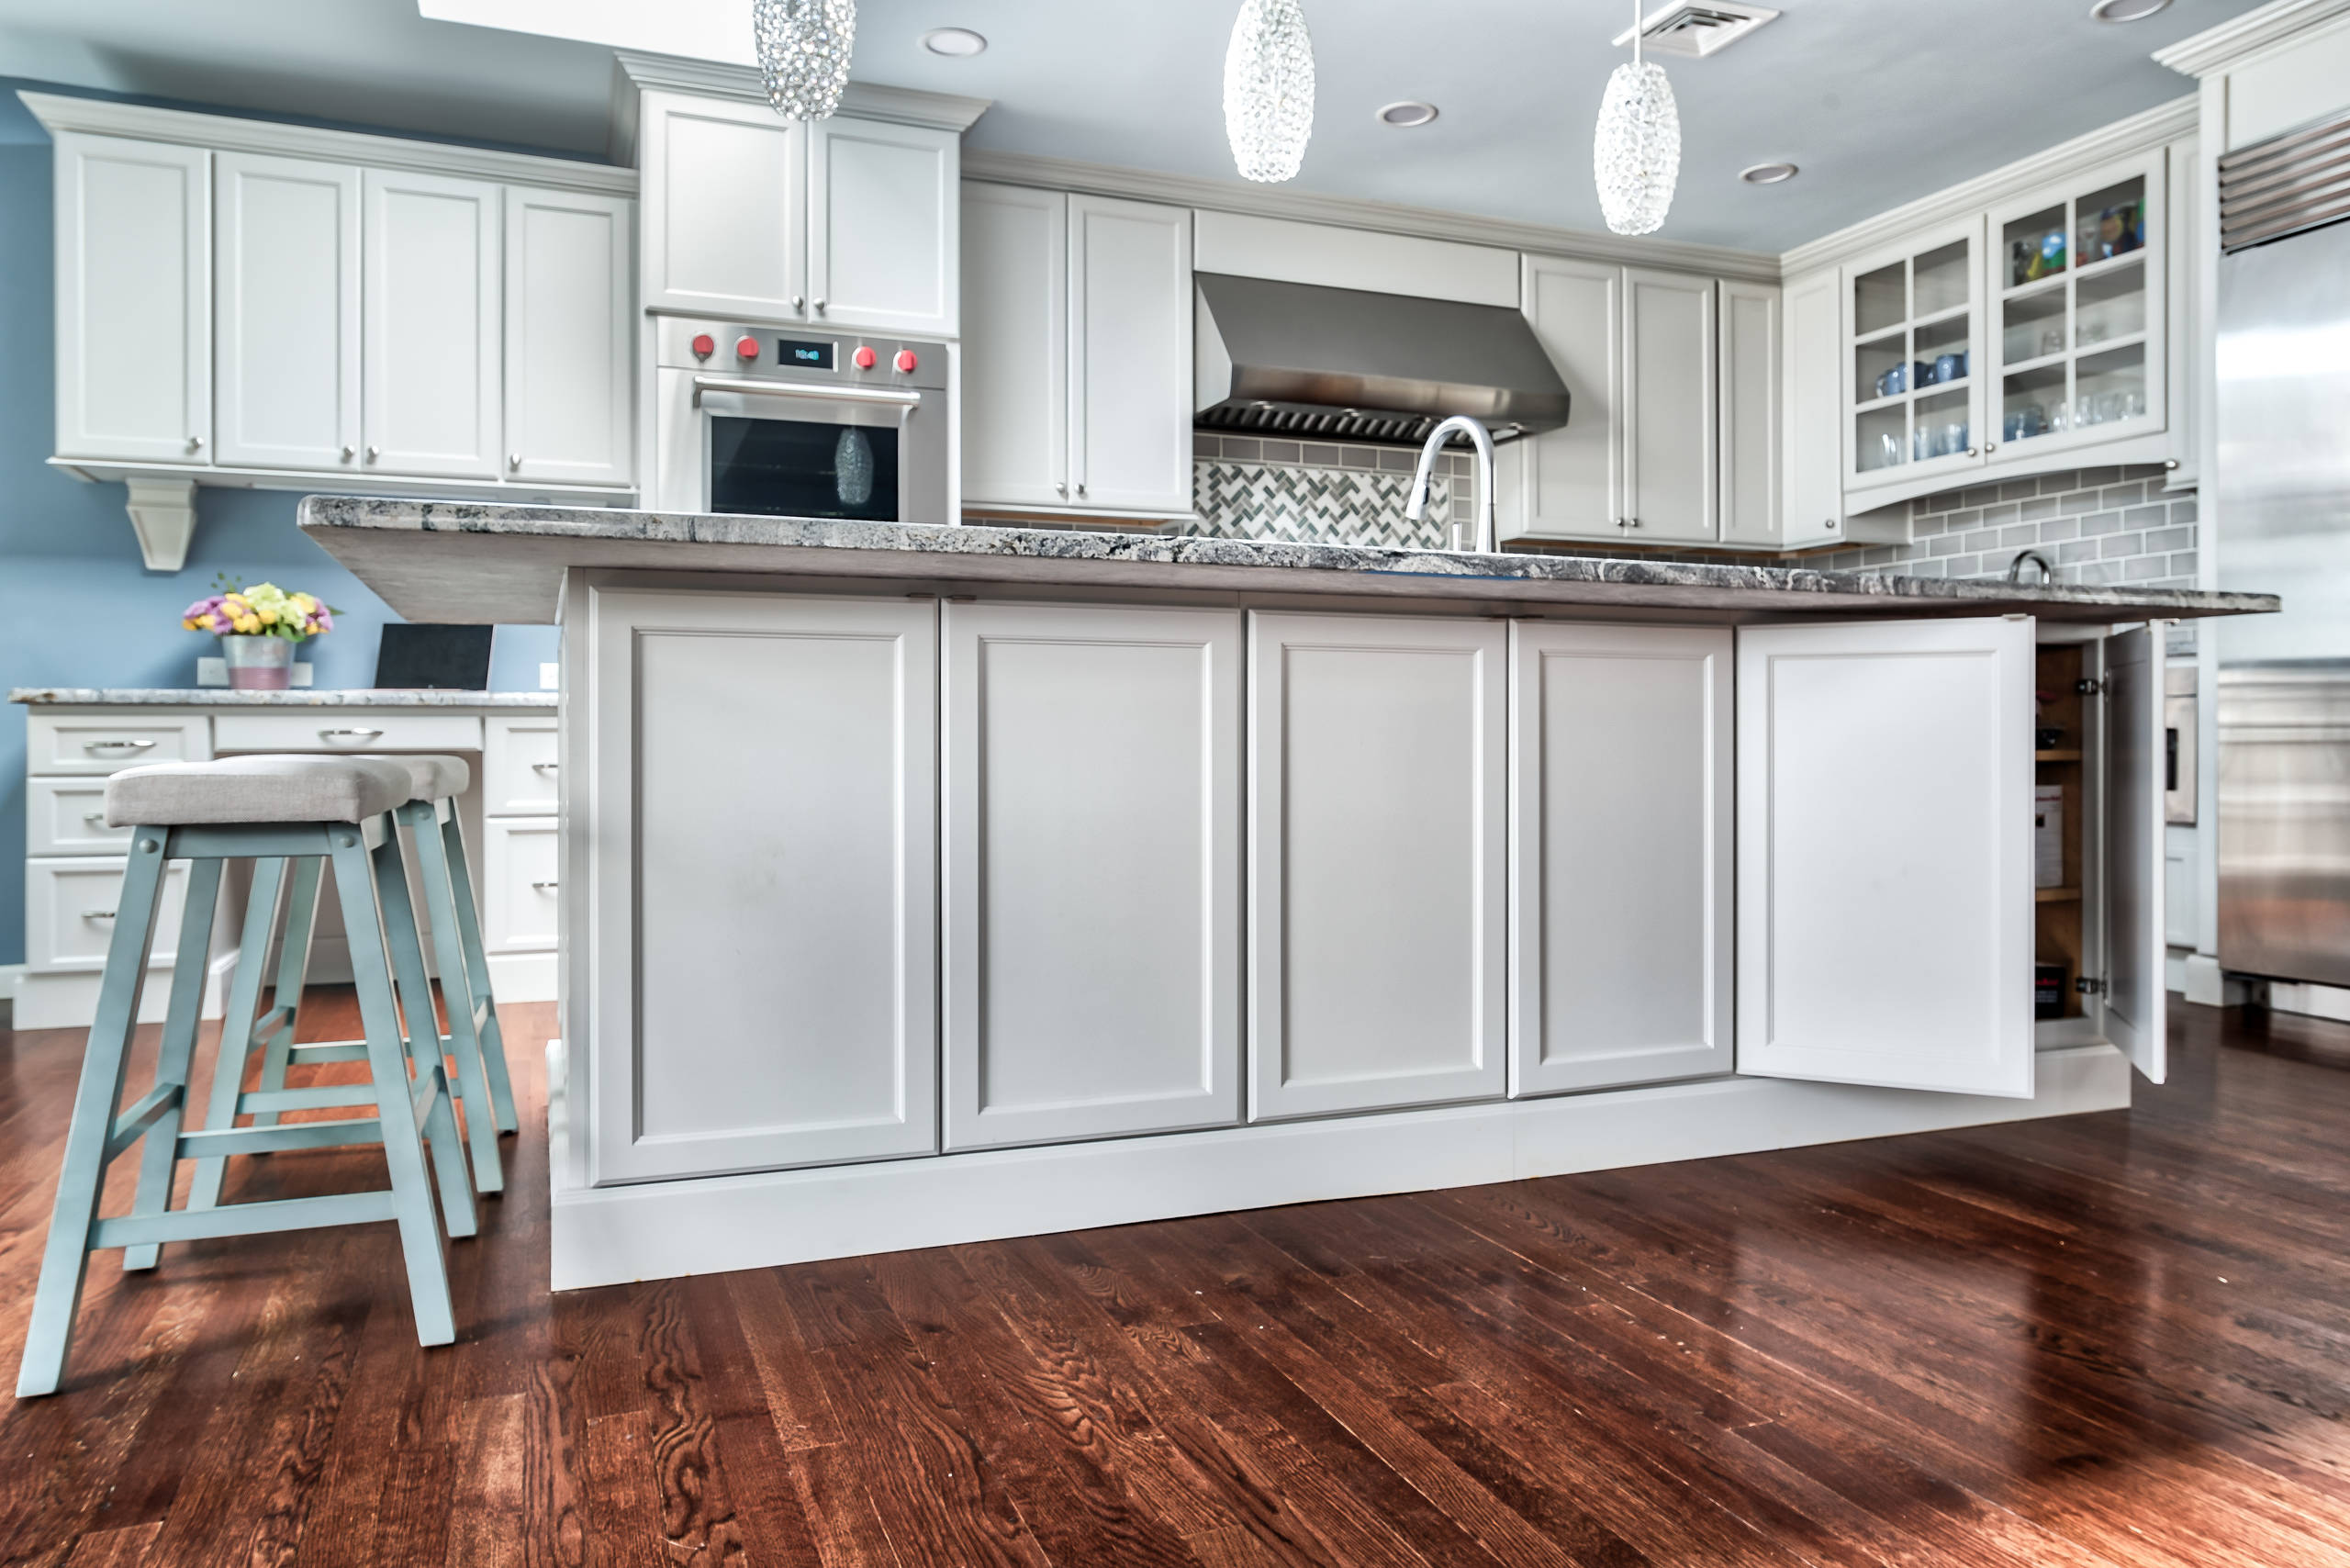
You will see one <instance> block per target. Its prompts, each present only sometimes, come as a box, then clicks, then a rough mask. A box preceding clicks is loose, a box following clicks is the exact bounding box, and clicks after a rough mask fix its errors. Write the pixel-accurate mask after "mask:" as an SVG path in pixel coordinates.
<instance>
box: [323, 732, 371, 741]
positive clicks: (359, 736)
mask: <svg viewBox="0 0 2350 1568" xmlns="http://www.w3.org/2000/svg"><path fill="white" fill-rule="evenodd" d="M383 733H384V732H383V731H381V730H320V731H319V739H320V740H322V741H336V740H345V739H349V740H356V741H372V740H374V739H375V737H376V736H377V735H380V734H383Z"/></svg>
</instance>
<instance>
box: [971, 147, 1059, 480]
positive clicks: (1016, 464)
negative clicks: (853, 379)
mask: <svg viewBox="0 0 2350 1568" xmlns="http://www.w3.org/2000/svg"><path fill="white" fill-rule="evenodd" d="M963 301H964V309H963V351H962V357H963V497H964V499H965V500H967V501H977V502H991V503H994V504H996V505H999V506H1046V507H1057V506H1066V505H1068V504H1069V197H1068V196H1064V195H1062V194H1061V193H1059V192H1058V191H1039V190H1030V189H1028V188H1027V187H1025V186H1022V185H984V184H978V183H973V184H969V185H965V186H964V187H963Z"/></svg>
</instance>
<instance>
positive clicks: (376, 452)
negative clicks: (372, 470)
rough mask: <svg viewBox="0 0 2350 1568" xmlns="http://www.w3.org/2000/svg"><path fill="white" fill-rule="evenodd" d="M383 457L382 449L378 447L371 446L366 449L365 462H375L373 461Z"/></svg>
mask: <svg viewBox="0 0 2350 1568" xmlns="http://www.w3.org/2000/svg"><path fill="white" fill-rule="evenodd" d="M383 455H384V449H383V448H382V447H380V446H371V447H369V448H368V449H367V461H368V462H370V463H373V462H375V459H377V458H378V457H381V456H383Z"/></svg>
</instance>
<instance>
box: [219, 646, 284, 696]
mask: <svg viewBox="0 0 2350 1568" xmlns="http://www.w3.org/2000/svg"><path fill="white" fill-rule="evenodd" d="M220 653H221V655H222V656H223V657H224V658H226V659H227V660H228V661H229V689H230V690H232V691H283V690H285V689H286V688H287V687H289V686H291V685H293V684H294V644H291V643H289V642H287V641H286V640H285V638H283V637H243V636H238V637H223V638H221V639H220Z"/></svg>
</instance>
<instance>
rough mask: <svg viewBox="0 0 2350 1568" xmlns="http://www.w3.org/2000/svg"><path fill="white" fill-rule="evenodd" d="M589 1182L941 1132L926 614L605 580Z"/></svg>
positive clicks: (883, 1153)
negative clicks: (613, 584) (618, 585)
mask: <svg viewBox="0 0 2350 1568" xmlns="http://www.w3.org/2000/svg"><path fill="white" fill-rule="evenodd" d="M588 618H589V626H588V637H589V642H590V653H589V673H588V691H587V693H586V700H585V702H584V704H583V707H584V709H585V711H586V716H587V721H588V724H589V726H590V734H589V744H588V748H587V755H588V756H593V757H596V758H599V759H604V760H603V761H601V762H599V765H598V766H597V767H595V768H594V770H593V771H592V772H591V774H590V778H589V788H588V793H587V798H586V799H585V800H578V801H574V802H573V809H574V810H585V811H586V812H588V816H589V822H588V834H589V837H590V839H591V841H592V842H593V843H594V844H595V845H596V846H597V852H596V855H595V857H594V859H593V861H592V869H591V872H590V875H591V877H592V879H593V880H592V881H591V883H590V886H589V889H588V902H587V907H588V923H589V926H590V929H589V931H588V933H587V942H586V944H585V946H584V947H583V948H582V949H581V950H580V962H581V964H582V966H583V968H584V970H585V972H586V973H588V974H589V975H590V976H592V977H593V978H592V980H590V982H589V983H590V985H591V986H592V988H593V989H592V997H593V1002H592V1010H593V1014H592V1015H593V1018H594V1026H593V1031H592V1038H593V1044H592V1047H591V1051H590V1061H591V1069H592V1072H593V1083H592V1087H591V1091H590V1098H591V1101H592V1104H593V1110H592V1113H591V1114H592V1115H593V1118H594V1125H595V1126H596V1130H597V1137H596V1146H595V1157H594V1170H593V1172H592V1175H593V1179H594V1180H595V1181H597V1182H619V1181H632V1180H642V1179H646V1178H656V1177H669V1176H687V1175H700V1174H711V1173H716V1172H722V1171H729V1170H762V1169H775V1168H779V1167H784V1166H793V1165H810V1164H821V1163H825V1162H829V1161H839V1160H852V1159H878V1158H883V1157H888V1156H897V1155H914V1154H929V1153H933V1152H934V1151H935V1148H936V1141H937V1061H938V1029H937V980H936V976H937V960H938V949H937V935H936V932H937V912H938V899H937V892H938V884H937V838H936V826H935V824H936V822H937V813H938V793H937V747H936V741H935V734H936V712H937V676H936V671H937V667H938V664H937V651H938V650H937V610H936V607H935V605H934V604H933V603H931V602H928V601H915V602H910V601H908V600H906V599H820V598H813V597H806V598H803V597H798V596H790V595H780V594H724V593H707V594H704V593H693V592H658V591H635V590H614V589H598V590H594V591H593V593H592V602H591V606H590V609H589V610H588Z"/></svg>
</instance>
